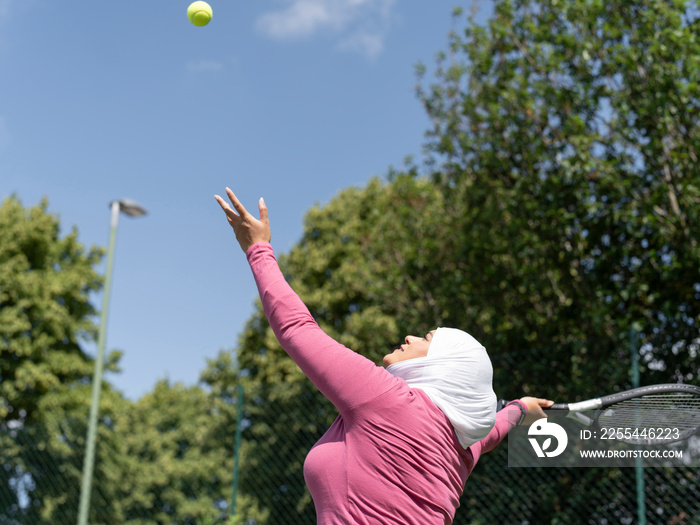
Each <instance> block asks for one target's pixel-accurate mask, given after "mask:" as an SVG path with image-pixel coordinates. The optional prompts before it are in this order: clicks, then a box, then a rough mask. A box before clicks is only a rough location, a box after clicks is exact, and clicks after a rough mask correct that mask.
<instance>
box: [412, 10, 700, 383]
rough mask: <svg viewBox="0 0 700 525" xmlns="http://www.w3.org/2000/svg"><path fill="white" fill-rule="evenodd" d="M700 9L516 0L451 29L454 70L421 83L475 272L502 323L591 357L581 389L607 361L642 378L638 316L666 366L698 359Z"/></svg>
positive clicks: (475, 283) (618, 376)
mask: <svg viewBox="0 0 700 525" xmlns="http://www.w3.org/2000/svg"><path fill="white" fill-rule="evenodd" d="M697 14H698V13H697V9H695V8H694V4H686V3H685V2H671V3H670V2H666V1H665V0H664V1H624V2H623V1H613V2H605V3H603V2H599V1H597V0H576V1H567V2H558V1H556V0H550V1H540V0H518V1H513V2H506V1H503V2H498V3H497V4H496V16H495V17H494V18H493V19H492V20H491V21H490V22H489V23H488V25H487V26H486V27H478V26H476V25H474V24H468V25H467V27H466V28H464V30H463V31H462V32H461V33H460V32H457V31H455V32H453V33H452V34H451V36H450V41H449V44H448V47H449V49H450V55H449V60H448V58H447V57H444V58H443V60H442V61H441V62H440V63H439V64H438V69H437V71H436V76H437V78H438V82H437V83H435V84H433V85H431V86H430V88H429V89H426V88H425V87H423V86H420V87H419V96H420V98H421V100H422V102H423V103H424V105H425V108H426V110H427V111H428V114H429V115H430V117H431V119H432V122H433V123H434V127H433V128H432V129H431V130H430V131H429V133H428V150H429V151H430V152H431V164H432V166H433V175H432V179H433V180H434V181H435V183H436V184H438V185H439V186H440V187H441V188H442V191H443V192H444V194H445V196H446V198H447V200H448V205H449V206H450V207H451V209H450V210H449V211H448V214H449V215H452V216H454V217H456V218H457V223H456V224H455V230H454V232H453V234H454V235H457V236H459V237H460V238H461V239H460V240H461V242H459V244H460V245H461V246H462V253H461V254H455V255H456V256H457V257H458V258H460V259H464V260H466V259H468V258H469V257H472V260H473V262H475V263H477V264H474V265H471V266H470V267H471V269H472V272H471V274H470V275H468V278H467V279H466V282H468V283H469V284H468V285H466V286H465V287H464V288H467V289H468V292H467V293H468V294H469V296H471V298H473V300H474V302H475V303H478V304H479V308H480V310H481V311H482V312H483V315H484V316H488V318H489V319H490V321H491V322H490V323H483V324H482V326H481V329H483V330H484V332H485V333H484V337H483V338H484V340H485V341H486V342H487V343H488V346H489V347H490V348H492V349H517V348H526V347H528V346H529V347H532V346H538V347H543V346H547V347H548V346H560V347H562V348H563V347H568V348H569V352H570V354H571V360H574V359H578V360H579V361H580V360H581V359H584V360H586V361H588V362H589V363H590V366H588V367H586V368H585V370H581V368H580V366H578V365H577V368H578V370H577V371H576V374H574V378H577V377H578V378H581V379H582V380H583V378H586V380H585V381H582V382H581V383H580V388H578V387H577V386H576V385H573V386H574V388H576V389H577V391H580V393H583V390H584V389H586V390H588V389H590V384H587V383H588V381H589V380H590V378H597V379H599V380H600V384H601V385H602V384H605V382H606V380H608V381H609V382H610V383H611V384H612V385H616V386H618V385H619V386H621V387H624V386H628V380H627V376H626V371H625V370H620V367H619V366H617V361H616V359H615V357H616V350H615V349H616V348H618V347H619V346H620V344H621V341H619V340H618V336H617V335H616V334H621V333H626V331H627V329H628V328H629V327H630V326H632V325H633V324H637V325H638V326H639V327H640V328H641V330H642V332H644V335H645V336H646V338H647V341H648V342H649V343H651V345H650V346H651V348H647V349H646V354H645V360H646V362H648V363H649V365H650V366H651V365H652V363H653V367H654V370H651V369H647V370H646V372H647V377H648V378H649V379H651V378H652V377H653V378H655V380H659V379H662V378H663V379H664V380H675V379H680V380H686V381H688V380H693V379H695V378H697V375H698V365H697V361H696V360H694V359H693V353H692V340H693V339H694V338H696V337H697V333H698V328H697V326H698V320H699V319H700V317H699V316H700V309H699V307H698V305H700V301H699V299H700V279H699V278H698V272H697V268H698V263H699V262H700V260H699V259H700V249H699V247H698V242H697V233H696V231H697V223H698V209H699V208H700V207H699V206H698V205H699V204H700V198H699V197H700V195H699V194H698V191H697V188H698V183H699V181H700V172H699V171H698V167H697V162H695V161H694V160H693V159H694V158H696V153H695V152H696V150H697V148H698V145H699V144H698V138H699V135H698V126H697V124H698V111H697V108H698V103H699V102H698V101H699V98H698V94H699V93H698V77H699V73H700V69H699V66H700V61H699V59H698V57H700V42H698V40H697V38H696V35H695V33H696V31H695V26H694V25H695V19H696V17H697ZM460 218H461V220H460ZM478 263H480V264H478ZM470 302H471V301H470ZM662 334H663V335H662ZM591 335H593V336H595V337H599V338H600V341H599V342H598V344H597V345H596V346H595V347H594V348H585V347H583V346H581V347H580V348H576V347H577V344H576V341H581V340H583V339H587V338H589V337H590V336H591ZM674 347H675V350H671V348H674ZM497 351H498V350H497ZM617 357H620V356H617ZM561 358H562V359H567V356H566V354H562V355H561ZM573 364H574V363H572V365H573ZM656 371H658V372H660V373H656ZM572 372H573V370H572ZM621 372H622V373H621ZM528 375H532V376H534V377H538V374H537V370H530V371H528ZM539 377H542V376H541V374H539ZM516 382H517V381H516ZM565 386H566V390H567V392H570V391H571V387H572V385H571V384H566V385H565ZM549 395H554V393H553V392H552V390H549Z"/></svg>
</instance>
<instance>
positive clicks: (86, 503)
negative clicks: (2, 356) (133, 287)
mask: <svg viewBox="0 0 700 525" xmlns="http://www.w3.org/2000/svg"><path fill="white" fill-rule="evenodd" d="M110 207H111V209H112V215H111V222H110V232H109V247H108V248H107V271H106V273H105V284H104V296H103V298H102V312H101V313H100V331H99V336H98V340H97V359H96V361H95V371H94V374H93V378H92V401H91V403H90V419H89V423H88V433H87V441H86V444H85V459H84V461H83V477H82V482H81V487H80V508H79V511H78V525H87V519H88V511H89V510H90V493H91V492H92V473H93V471H94V465H95V440H96V437H97V415H98V412H99V404H100V390H101V389H102V369H103V367H104V350H105V338H106V334H107V307H108V306H109V290H110V286H111V283H112V266H113V265H114V245H115V241H116V238H117V222H118V221H119V212H120V211H122V212H124V213H125V214H126V215H129V216H131V217H138V216H140V215H145V214H146V210H144V209H143V208H142V207H141V206H139V205H138V204H136V203H135V202H133V201H130V200H128V199H124V200H121V201H113V202H112V203H110Z"/></svg>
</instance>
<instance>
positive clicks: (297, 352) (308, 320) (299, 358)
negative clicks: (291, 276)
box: [246, 243, 393, 414]
mask: <svg viewBox="0 0 700 525" xmlns="http://www.w3.org/2000/svg"><path fill="white" fill-rule="evenodd" d="M246 255H247V257H248V262H249V263H250V267H251V269H252V270H253V276H254V277H255V283H256V284H257V287H258V293H259V294H260V299H261V300H262V305H263V310H264V311H265V315H266V316H267V319H268V321H269V322H270V326H271V327H272V330H273V331H274V332H275V335H276V336H277V339H278V341H279V342H280V344H281V345H282V348H284V350H285V351H286V352H287V354H289V356H290V357H291V358H292V359H293V360H294V362H296V364H297V365H299V368H301V370H302V372H304V374H305V375H306V376H307V377H308V378H309V379H310V380H311V382H312V383H313V384H314V385H315V386H316V388H318V389H319V390H320V391H321V393H322V394H323V395H324V396H326V397H327V398H328V399H329V400H330V401H331V402H332V403H333V404H334V405H335V407H336V408H337V409H338V410H339V411H340V412H341V414H342V413H343V412H344V411H345V410H348V409H350V408H353V407H354V406H357V405H359V404H361V403H363V402H365V401H368V400H370V399H372V398H374V397H376V396H378V395H380V394H382V393H384V392H386V391H387V390H388V389H390V388H391V387H392V386H393V381H392V376H391V375H390V374H389V373H388V372H386V370H384V369H383V368H381V367H378V366H376V365H375V364H374V363H373V362H372V361H370V360H369V359H367V358H366V357H364V356H361V355H360V354H357V353H356V352H354V351H352V350H350V349H349V348H346V347H345V346H343V345H341V344H340V343H338V342H337V341H335V340H334V339H332V338H331V337H329V336H328V335H326V333H325V332H324V331H323V330H321V328H320V327H319V326H318V324H317V323H316V321H315V320H314V318H313V317H312V316H311V313H310V312H309V310H308V308H306V305H304V303H303V302H302V301H301V299H300V298H299V296H298V295H297V294H296V293H295V292H294V290H292V288H291V287H290V286H289V284H288V283H287V281H286V280H285V279H284V276H283V275H282V272H281V271H280V269H279V266H278V264H277V259H276V258H275V256H274V253H273V250H272V246H271V245H270V244H269V243H256V244H254V245H253V246H251V247H250V248H249V249H248V251H247V253H246Z"/></svg>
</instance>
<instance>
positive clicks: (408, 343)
mask: <svg viewBox="0 0 700 525" xmlns="http://www.w3.org/2000/svg"><path fill="white" fill-rule="evenodd" d="M411 339H413V336H412V335H407V336H406V339H404V341H406V344H407V345H410V344H411Z"/></svg>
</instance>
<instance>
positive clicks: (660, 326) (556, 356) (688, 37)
mask: <svg viewBox="0 0 700 525" xmlns="http://www.w3.org/2000/svg"><path fill="white" fill-rule="evenodd" d="M696 11H697V10H695V9H694V8H693V5H691V4H686V3H685V2H678V1H673V2H668V1H666V0H644V1H642V0H638V1H625V2H622V1H612V2H605V3H604V2H601V1H599V0H572V1H567V2H561V1H558V0H513V1H510V0H502V1H498V2H496V4H495V16H494V18H493V19H492V20H490V21H489V22H488V24H487V25H486V26H484V27H479V26H477V25H476V24H474V23H473V21H471V20H470V19H468V21H467V24H466V27H463V28H462V29H460V30H458V29H456V30H455V31H453V32H452V33H451V35H450V38H449V42H448V52H447V53H445V54H444V55H443V56H442V57H441V58H440V60H439V61H438V67H437V70H436V71H435V81H434V82H433V83H432V84H431V85H430V86H424V85H420V86H419V89H418V95H419V97H420V99H421V101H422V103H423V104H424V106H425V108H426V111H427V112H428V115H429V116H430V118H431V119H432V122H433V126H432V128H431V129H430V130H429V132H428V135H427V138H426V142H427V143H426V151H427V154H428V158H427V163H426V166H425V168H424V167H418V166H409V167H408V168H407V169H406V170H405V173H398V172H391V173H389V176H388V182H387V183H385V184H384V183H381V182H379V181H376V180H375V181H372V182H370V183H369V184H368V186H367V187H366V188H363V189H353V190H347V191H344V192H342V193H341V194H340V195H338V196H337V197H336V198H335V199H333V200H332V201H331V202H330V203H329V204H328V205H327V206H325V207H323V208H314V209H312V210H311V211H310V212H309V213H308V214H307V217H306V220H305V233H304V236H303V238H302V240H301V241H300V243H299V244H298V245H297V246H295V247H294V248H293V249H292V251H291V252H290V253H289V254H288V256H285V257H280V263H281V265H282V268H283V271H284V273H285V276H286V277H287V279H288V281H289V282H290V284H291V285H292V287H293V288H294V289H295V290H296V291H297V292H298V293H299V295H300V296H301V298H302V300H304V302H305V303H306V304H307V306H308V307H309V309H310V311H311V313H312V314H313V315H314V317H315V318H316V320H317V321H318V322H319V324H320V325H321V326H322V328H324V330H326V331H327V332H328V333H329V334H330V335H331V336H333V337H335V338H336V339H338V340H339V341H341V342H343V343H344V344H346V345H347V346H350V347H351V348H353V349H355V350H357V351H359V352H361V353H363V354H364V355H366V356H368V357H369V358H371V359H374V360H377V359H378V358H379V357H380V356H381V355H382V353H385V352H386V351H387V350H390V349H391V348H392V346H391V345H395V344H396V343H397V342H399V341H400V340H401V338H402V337H403V335H404V334H406V333H415V332H419V333H420V332H421V331H425V330H427V329H429V328H433V327H435V326H436V325H449V326H457V327H461V328H464V329H466V330H467V331H469V332H471V333H473V334H474V335H475V336H476V337H477V338H478V339H480V340H481V341H482V342H483V343H485V345H486V346H487V348H488V349H489V351H490V353H491V356H492V360H493V362H494V368H495V377H494V384H495V386H496V389H497V392H498V393H499V395H501V396H503V397H510V398H514V397H520V396H521V395H522V394H523V391H525V392H531V393H533V394H539V395H544V396H549V397H553V398H557V397H559V398H564V397H566V398H567V399H571V398H572V397H576V396H580V397H590V396H591V395H592V394H593V393H599V392H607V391H612V390H615V389H620V388H627V387H629V386H631V385H630V376H629V363H630V351H629V331H630V329H631V328H632V327H633V326H636V327H638V328H639V329H640V330H641V332H642V337H643V341H644V343H645V345H644V351H643V352H644V353H643V365H644V366H643V369H642V372H643V378H644V382H647V383H652V382H665V381H675V380H679V379H682V380H685V381H693V380H696V379H697V377H698V372H699V371H700V370H699V368H698V366H699V365H698V362H697V359H696V348H697V333H698V329H697V326H698V322H699V321H700V317H699V316H700V279H699V278H698V272H697V268H698V267H699V264H698V263H700V260H699V259H700V250H699V248H698V242H697V235H696V233H695V231H696V230H697V223H698V210H699V209H700V207H699V206H698V204H700V192H699V191H698V188H700V176H699V173H698V168H697V162H695V160H694V159H696V153H695V152H696V151H697V150H698V133H699V132H698V126H697V124H698V122H697V118H698V111H697V107H698V101H699V100H700V97H698V86H699V85H700V84H699V83H698V67H700V61H699V60H698V57H700V47H698V46H700V42H698V41H697V39H696V38H695V35H694V30H695V26H696V25H697V24H696V17H697V12H696ZM461 16H462V13H461V11H459V10H458V11H457V19H461ZM419 71H422V72H425V68H423V67H419ZM419 173H427V174H428V177H427V179H423V178H421V177H420V176H419ZM238 356H239V359H240V365H241V368H242V370H243V371H244V372H245V373H246V374H247V375H246V377H245V380H246V382H247V388H248V391H249V392H250V394H248V396H249V402H248V403H247V404H246V410H247V414H248V415H249V417H250V421H251V426H250V427H249V429H247V430H246V437H247V439H249V440H250V441H251V443H254V445H252V448H251V454H250V461H251V462H254V463H252V464H254V466H255V474H254V479H253V475H251V477H250V478H248V479H247V480H246V483H245V486H246V487H249V486H252V487H255V489H256V491H257V492H256V493H259V494H264V496H262V499H263V500H264V501H263V502H262V503H261V505H262V506H263V507H265V508H269V509H271V510H270V512H271V521H272V522H278V521H280V520H281V519H283V518H282V516H281V515H277V517H276V518H275V513H276V512H279V511H277V510H276V509H279V508H284V509H291V508H294V509H296V510H297V511H298V512H299V513H300V515H301V516H303V517H305V518H306V519H311V509H310V501H309V499H308V494H305V492H304V491H303V490H301V489H300V486H301V482H302V481H301V479H302V478H301V472H300V471H301V463H302V458H303V454H304V453H305V450H303V449H302V447H305V448H308V444H307V442H309V444H310V442H311V441H312V440H314V439H317V438H318V437H320V435H321V433H322V432H323V431H324V430H325V428H326V426H327V425H328V424H329V423H330V421H331V420H332V418H333V417H334V415H335V412H334V410H333V409H332V408H331V407H329V406H328V404H327V403H324V400H323V399H321V398H320V397H319V395H318V394H317V393H316V392H315V391H314V390H313V388H311V387H310V386H309V385H308V382H306V381H305V379H304V378H303V376H302V375H301V373H300V372H299V371H298V369H297V368H296V367H295V366H294V365H293V364H292V363H290V362H289V360H288V359H285V357H284V354H283V352H282V350H281V349H280V348H279V345H277V343H276V341H275V339H274V336H273V335H272V333H271V331H270V329H269V327H268V326H267V325H266V322H265V319H264V316H263V315H262V312H261V310H260V309H258V311H257V312H256V314H255V315H254V316H253V318H252V319H251V321H250V322H249V324H248V327H247V329H246V332H245V334H244V337H243V338H242V339H241V343H240V346H239V349H238ZM298 400H301V402H299V401H298ZM294 435H298V436H302V437H303V439H301V440H300V441H298V442H297V443H296V444H295V445H292V444H290V442H289V441H285V442H284V443H283V447H282V449H281V450H282V453H280V451H279V450H278V449H276V448H275V447H276V446H277V443H278V441H277V440H279V439H280V436H285V437H286V436H294ZM276 461H279V462H280V463H279V464H276V463H275V462H276ZM498 461H500V462H501V466H502V463H503V461H504V458H503V456H502V455H501V456H500V457H499V456H498V455H496V456H495V457H492V458H488V456H487V458H485V460H482V462H480V464H481V467H480V468H481V473H476V474H475V477H476V478H477V479H476V480H474V481H472V482H470V485H471V487H472V489H473V488H474V487H481V486H483V487H489V486H490V483H489V479H490V476H491V475H493V470H490V469H489V467H488V465H489V463H490V462H498ZM491 464H493V463H491ZM279 465H284V467H280V466H279ZM280 469H282V470H283V472H284V474H283V475H281V474H280ZM268 473H275V474H268ZM613 482H614V480H613V479H612V478H611V477H610V476H606V474H605V473H601V472H600V471H592V472H588V471H583V470H582V471H581V472H579V473H577V474H576V475H569V474H567V477H566V479H564V478H563V477H562V479H560V480H559V483H558V486H559V490H558V492H557V493H551V491H549V492H550V493H551V494H550V496H548V497H549V500H548V503H547V504H546V505H544V504H543V505H542V506H541V508H539V509H538V508H537V507H536V504H534V503H532V502H528V503H527V504H526V505H525V506H524V507H523V506H522V505H523V504H522V502H521V501H519V500H518V501H514V502H513V505H521V507H519V508H518V510H519V512H520V514H521V515H522V513H523V512H529V513H530V514H529V515H530V516H537V517H538V519H541V520H543V521H554V520H559V521H562V522H572V521H574V520H576V519H579V514H577V513H578V512H580V509H581V507H568V506H566V505H561V503H562V499H563V498H568V497H569V496H568V495H573V494H575V492H576V491H577V490H579V487H581V486H586V485H591V484H599V486H608V485H609V484H611V483H613ZM542 488H543V490H544V487H542ZM472 494H474V492H472ZM465 499H466V501H467V502H468V501H469V496H465ZM623 500H624V498H621V500H620V501H619V502H615V503H614V504H610V505H608V506H607V507H606V509H603V510H600V509H591V510H590V512H591V513H592V514H591V515H595V516H599V514H596V513H598V512H599V511H600V512H603V511H605V512H610V513H612V514H610V515H612V516H616V517H617V518H619V520H622V519H623V518H624V519H627V517H628V515H629V509H628V508H627V507H625V505H626V502H625V501H623ZM465 507H467V509H469V510H467V511H460V514H459V515H458V519H459V520H462V521H460V522H469V521H474V522H478V521H479V520H481V521H494V522H495V521H499V520H500V521H503V520H507V519H508V517H507V516H508V515H509V512H512V510H513V509H510V511H509V509H508V508H507V506H503V508H500V509H497V511H498V512H501V514H492V515H491V517H490V518H489V517H488V514H479V512H480V511H479V509H478V508H474V506H472V505H468V504H467V505H465ZM494 516H499V517H498V518H494Z"/></svg>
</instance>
